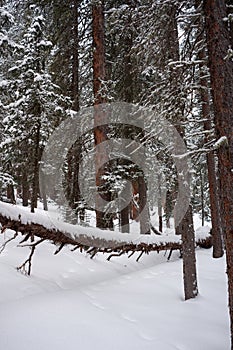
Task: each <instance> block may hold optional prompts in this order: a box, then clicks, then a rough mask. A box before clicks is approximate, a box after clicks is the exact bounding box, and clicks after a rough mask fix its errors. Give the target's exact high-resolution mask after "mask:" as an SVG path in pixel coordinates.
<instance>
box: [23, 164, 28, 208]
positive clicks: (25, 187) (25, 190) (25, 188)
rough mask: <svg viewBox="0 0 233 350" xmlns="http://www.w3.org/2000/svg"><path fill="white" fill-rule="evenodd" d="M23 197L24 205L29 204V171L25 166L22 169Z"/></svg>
mask: <svg viewBox="0 0 233 350" xmlns="http://www.w3.org/2000/svg"><path fill="white" fill-rule="evenodd" d="M22 197H23V198H22V199H23V206H24V207H27V206H28V200H29V184H28V177H27V171H26V169H25V168H24V169H23V170H22Z"/></svg>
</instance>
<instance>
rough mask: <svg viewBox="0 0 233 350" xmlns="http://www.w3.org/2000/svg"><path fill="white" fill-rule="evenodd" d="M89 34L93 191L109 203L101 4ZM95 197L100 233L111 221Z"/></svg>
mask: <svg viewBox="0 0 233 350" xmlns="http://www.w3.org/2000/svg"><path fill="white" fill-rule="evenodd" d="M92 17H93V23H92V26H93V28H92V34H93V92H94V107H96V108H95V110H94V119H95V120H94V124H95V129H94V138H95V146H99V145H100V144H101V143H102V147H101V148H99V150H97V151H96V156H95V163H96V187H97V189H98V193H99V194H100V196H101V198H102V199H104V200H105V201H106V202H110V201H111V193H110V191H109V190H108V188H107V186H106V183H105V181H104V180H103V175H104V174H105V172H106V167H104V166H103V164H106V166H107V163H108V152H107V149H106V148H105V147H104V145H103V142H104V141H107V140H108V137H107V132H108V125H107V117H106V114H105V112H104V108H98V107H99V105H101V104H103V103H105V102H106V98H105V92H104V80H105V78H106V72H105V46H104V33H105V28H104V5H103V1H98V2H94V4H93V5H92ZM98 198H99V197H98V196H97V199H96V208H97V209H96V226H97V227H99V228H102V229H105V228H112V227H113V220H112V217H111V215H110V214H108V213H107V212H106V211H105V210H104V208H102V209H100V208H101V207H102V205H101V204H100V200H99V199H98Z"/></svg>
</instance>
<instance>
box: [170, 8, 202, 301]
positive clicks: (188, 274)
mask: <svg viewBox="0 0 233 350" xmlns="http://www.w3.org/2000/svg"><path fill="white" fill-rule="evenodd" d="M168 9H169V24H170V27H169V34H170V35H169V38H168V44H169V43H170V45H171V46H170V51H169V57H168V58H169V59H172V60H174V61H179V59H180V57H179V56H180V55H179V39H178V27H177V18H176V12H177V6H176V5H175V4H174V3H171V4H170V5H168ZM168 50H169V46H168ZM170 74H171V88H172V89H173V90H174V94H175V96H176V99H175V100H174V103H175V106H174V110H175V115H174V124H175V127H176V129H177V131H178V133H179V134H180V137H182V138H184V137H185V130H184V126H183V122H184V102H183V100H182V99H181V98H180V92H181V91H180V90H181V89H180V88H179V84H181V82H178V85H177V78H178V75H179V74H180V69H179V68H176V69H174V71H171V73H170ZM181 78H182V75H181ZM187 172H188V169H183V173H184V174H185V173H187ZM189 195H190V194H189V189H188V188H187V196H189ZM175 226H176V234H181V237H182V246H183V277H184V291H185V300H186V299H189V298H195V297H196V296H197V294H198V288H197V273H196V258H195V245H194V242H195V240H194V228H193V216H192V207H191V205H190V206H189V208H188V210H187V212H186V214H185V215H184V217H183V218H182V220H181V222H180V223H178V225H177V222H176V219H175Z"/></svg>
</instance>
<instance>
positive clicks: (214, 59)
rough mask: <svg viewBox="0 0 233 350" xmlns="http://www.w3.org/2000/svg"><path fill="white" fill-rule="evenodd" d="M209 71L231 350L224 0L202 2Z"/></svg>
mask: <svg viewBox="0 0 233 350" xmlns="http://www.w3.org/2000/svg"><path fill="white" fill-rule="evenodd" d="M203 9H204V14H205V21H206V34H207V46H208V52H209V68H210V75H211V88H212V94H213V104H214V112H215V115H214V117H215V118H214V119H215V120H214V121H215V130H216V135H217V138H218V139H219V138H221V137H222V138H223V139H222V140H223V142H221V143H220V147H219V148H218V160H219V177H220V196H221V206H222V207H221V210H222V215H223V218H224V221H225V229H226V232H225V245H226V260H227V275H228V291H229V310H230V320H231V348H232V349H233V195H232V194H233V172H232V169H233V119H232V111H233V62H232V61H231V60H230V59H227V58H226V56H227V52H228V48H229V46H230V39H231V38H230V32H229V30H228V28H227V25H226V23H225V22H224V21H223V18H225V17H226V15H227V13H226V5H225V1H224V0H205V1H204V3H203Z"/></svg>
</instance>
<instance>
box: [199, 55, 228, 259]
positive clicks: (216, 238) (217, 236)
mask: <svg viewBox="0 0 233 350" xmlns="http://www.w3.org/2000/svg"><path fill="white" fill-rule="evenodd" d="M199 58H200V60H205V59H206V54H205V50H204V49H202V50H201V51H200V52H199ZM200 84H201V91H200V94H201V102H202V115H203V119H204V130H205V131H210V130H211V129H212V126H211V111H210V98H209V92H208V87H209V84H208V80H207V77H206V72H205V71H204V72H203V71H202V70H200ZM205 135H206V136H205V142H208V141H209V134H205ZM206 158H207V168H208V181H209V195H210V211H211V221H212V235H213V257H214V258H220V257H222V256H223V253H224V251H223V239H222V227H221V219H220V207H219V195H218V184H217V178H216V167H215V159H214V153H213V152H210V153H207V155H206Z"/></svg>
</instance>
